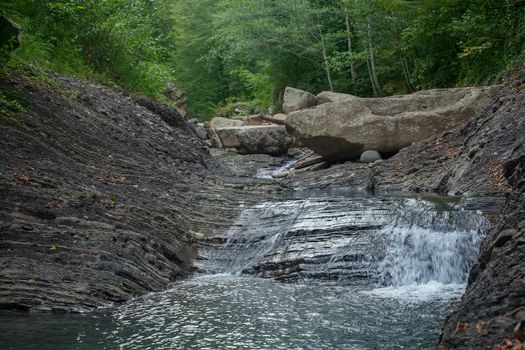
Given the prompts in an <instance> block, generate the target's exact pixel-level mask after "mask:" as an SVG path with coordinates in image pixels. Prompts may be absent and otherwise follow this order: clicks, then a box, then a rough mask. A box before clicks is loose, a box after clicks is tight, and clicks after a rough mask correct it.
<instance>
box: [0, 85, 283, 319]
mask: <svg viewBox="0 0 525 350" xmlns="http://www.w3.org/2000/svg"><path fill="white" fill-rule="evenodd" d="M51 79H52V80H54V82H55V85H56V87H55V88H53V89H50V88H49V87H48V86H44V85H42V84H40V83H35V82H31V81H26V80H20V79H11V80H7V79H4V80H2V81H1V82H0V84H1V86H0V87H1V88H2V91H5V92H6V94H7V95H8V96H14V97H16V98H17V99H18V100H20V101H23V104H24V105H25V112H23V113H20V114H18V115H13V116H7V115H2V116H0V134H1V135H2V136H1V137H0V193H1V197H0V308H10V309H12V308H16V309H22V310H33V311H34V310H38V311H50V310H52V311H56V312H68V311H85V310H91V309H93V308H95V307H99V306H104V305H108V304H109V303H111V302H121V301H124V300H127V299H129V298H131V297H133V296H137V295H141V294H144V293H147V292H150V291H160V290H163V289H165V288H166V287H167V286H168V284H169V283H170V282H171V281H173V280H175V279H177V278H180V277H183V276H186V275H188V274H190V273H191V272H192V270H193V267H192V264H193V259H194V258H195V256H196V248H195V245H194V242H195V240H196V239H197V238H199V237H200V236H203V235H204V236H206V235H213V234H219V233H220V232H222V231H224V230H225V229H226V228H227V227H229V225H230V224H231V222H232V221H233V219H234V218H235V217H236V215H237V214H238V211H239V209H238V208H239V205H240V204H243V203H245V202H246V203H253V202H254V201H255V200H256V199H260V198H264V197H265V196H266V195H267V193H268V192H271V191H274V190H275V189H277V190H278V189H279V188H280V187H279V186H278V185H275V184H269V183H268V182H267V181H266V182H261V181H257V180H255V179H248V178H240V177H238V176H235V175H233V174H232V173H231V171H229V170H227V169H225V168H223V167H222V166H221V165H220V164H219V163H217V162H216V161H215V160H214V159H213V158H212V157H211V156H210V154H209V151H208V148H207V147H206V146H205V144H204V143H203V141H202V140H200V139H199V138H198V137H196V136H195V133H194V132H193V131H192V128H191V126H189V125H188V124H187V123H186V122H185V120H184V119H183V118H182V117H181V116H180V114H179V113H178V112H177V111H176V110H175V109H172V108H168V107H166V106H164V105H162V104H160V103H158V102H155V101H152V100H148V99H145V98H133V97H132V96H130V95H128V94H126V93H117V92H113V91H109V90H107V89H105V88H102V87H100V86H97V85H91V84H87V83H82V82H78V81H75V80H72V79H68V78H64V77H60V76H54V77H52V78H51ZM247 194H248V195H247Z"/></svg>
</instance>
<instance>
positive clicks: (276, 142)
mask: <svg viewBox="0 0 525 350" xmlns="http://www.w3.org/2000/svg"><path fill="white" fill-rule="evenodd" d="M212 134H213V135H214V136H215V135H217V139H218V141H220V145H221V147H224V148H234V149H236V150H237V151H238V152H239V153H241V154H253V153H260V154H269V155H273V156H277V155H281V154H285V153H286V152H287V151H288V148H289V147H290V145H291V144H292V138H291V137H290V136H289V135H288V134H287V133H286V128H285V127H284V126H283V125H251V126H236V127H228V128H217V129H213V131H212V132H211V133H210V135H212ZM212 140H213V137H212ZM218 141H215V143H216V144H219V142H218Z"/></svg>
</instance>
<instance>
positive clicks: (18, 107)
mask: <svg viewBox="0 0 525 350" xmlns="http://www.w3.org/2000/svg"><path fill="white" fill-rule="evenodd" d="M23 111H24V107H23V106H22V104H21V103H20V102H19V101H18V100H16V99H11V98H9V97H8V96H6V95H5V94H4V93H3V92H2V91H0V117H2V118H6V119H10V120H16V116H17V114H18V113H21V112H23Z"/></svg>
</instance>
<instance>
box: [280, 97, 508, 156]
mask: <svg viewBox="0 0 525 350" xmlns="http://www.w3.org/2000/svg"><path fill="white" fill-rule="evenodd" d="M499 89H500V87H486V88H459V89H438V90H428V91H421V92H417V93H413V94H410V95H405V96H394V97H385V98H359V97H355V96H348V97H344V99H341V100H340V96H339V95H337V96H336V97H333V96H332V97H331V99H332V100H334V101H336V102H331V103H324V104H321V105H319V106H317V107H315V108H310V109H305V110H300V111H297V112H293V113H291V114H290V115H289V116H288V118H287V119H286V129H287V131H288V132H289V133H290V134H291V135H292V136H294V137H295V138H296V139H297V140H298V142H300V143H301V144H302V145H303V146H305V147H308V148H310V149H311V150H313V151H315V152H316V153H318V154H320V155H322V156H324V157H325V158H327V159H329V160H332V161H342V160H348V159H354V158H358V157H359V155H360V154H361V153H362V152H363V151H366V150H368V149H373V150H377V151H379V152H380V153H381V154H386V155H388V154H394V153H396V152H398V151H399V150H400V149H402V148H404V147H407V146H409V145H411V144H412V143H414V142H417V141H421V140H424V139H426V138H428V137H431V136H436V135H439V134H441V133H442V132H444V131H447V130H452V129H454V128H456V127H458V126H460V125H462V124H464V123H465V122H467V121H468V120H469V119H470V118H472V117H473V116H474V115H475V114H476V113H478V112H479V111H481V110H482V109H483V108H484V107H486V106H487V104H489V103H490V101H491V100H492V99H493V97H494V96H495V95H496V93H497V91H498V90H499Z"/></svg>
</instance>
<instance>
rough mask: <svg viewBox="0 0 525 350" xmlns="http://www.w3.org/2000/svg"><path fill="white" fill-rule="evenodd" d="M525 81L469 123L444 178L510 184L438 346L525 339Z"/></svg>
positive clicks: (502, 345) (466, 185)
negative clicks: (459, 151) (499, 212)
mask: <svg viewBox="0 0 525 350" xmlns="http://www.w3.org/2000/svg"><path fill="white" fill-rule="evenodd" d="M524 88H525V81H523V80H522V81H517V82H515V83H514V84H512V85H511V86H509V87H507V88H506V89H505V90H504V91H503V92H502V93H501V94H500V96H499V97H498V98H497V99H496V100H495V101H494V103H493V104H492V106H491V107H490V108H489V109H487V110H486V111H485V112H484V113H482V114H480V115H478V116H477V117H476V118H474V119H473V120H472V121H471V122H470V123H469V124H468V125H467V126H466V127H465V128H464V129H463V134H464V135H465V136H466V140H465V147H464V150H463V151H462V152H461V154H460V155H459V156H458V158H457V161H456V162H455V163H454V166H453V167H452V169H451V171H450V173H449V174H448V176H447V178H446V181H445V184H446V186H451V187H453V188H460V189H465V192H468V191H472V190H473V189H475V188H481V189H482V190H483V191H484V192H485V191H486V189H487V186H488V184H490V183H492V184H496V185H497V186H499V188H500V189H501V190H505V189H507V190H509V192H510V193H509V195H508V198H507V202H506V204H505V208H504V210H503V212H502V214H501V215H500V217H499V218H498V221H497V224H496V225H495V226H494V227H493V228H492V230H491V231H490V232H489V234H488V235H487V237H486V238H485V240H484V242H483V244H482V247H481V251H480V258H479V261H478V263H477V264H475V265H474V267H473V268H472V270H471V272H470V276H469V284H468V287H467V291H466V294H465V296H464V297H463V299H462V302H461V304H460V306H459V307H458V308H457V309H456V310H455V311H454V312H453V313H452V314H451V315H450V316H449V317H448V319H447V321H446V322H445V325H444V327H443V333H442V337H441V341H440V345H439V347H438V348H439V349H494V348H496V349H519V348H521V347H520V345H521V342H522V341H524V340H525V333H524V331H523V329H524V328H525V324H524V321H523V320H524V319H525V280H524V279H523V277H524V276H525V182H524V179H525V117H524V115H525V92H524Z"/></svg>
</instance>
